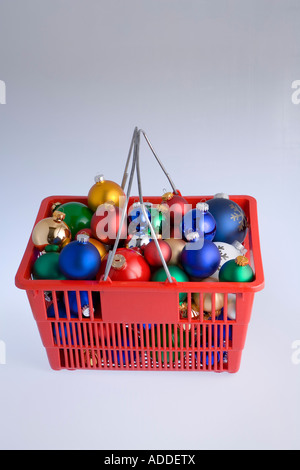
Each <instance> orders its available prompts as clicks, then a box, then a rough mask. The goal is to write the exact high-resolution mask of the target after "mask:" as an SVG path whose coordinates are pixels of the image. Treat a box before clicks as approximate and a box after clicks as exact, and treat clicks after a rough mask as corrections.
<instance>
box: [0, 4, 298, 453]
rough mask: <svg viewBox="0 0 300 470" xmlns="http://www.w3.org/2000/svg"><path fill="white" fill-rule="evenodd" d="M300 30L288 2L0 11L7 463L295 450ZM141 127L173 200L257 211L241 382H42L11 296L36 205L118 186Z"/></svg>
mask: <svg viewBox="0 0 300 470" xmlns="http://www.w3.org/2000/svg"><path fill="white" fill-rule="evenodd" d="M299 21H300V2H299V1H296V0H274V1H273V0H272V1H271V0H269V1H267V0H251V1H250V0H248V1H246V0H244V1H240V0H224V1H221V0H215V1H213V2H212V1H210V0H188V1H186V0H160V1H158V0H154V1H149V0H148V1H146V0H126V1H125V0H112V1H102V0H72V1H71V0H64V1H59V0H51V1H50V0H27V1H26V2H24V1H23V0H2V2H1V5H0V80H4V81H5V83H6V87H7V96H6V104H5V105H0V159H1V185H0V190H1V206H2V218H1V223H2V229H1V235H0V236H1V297H0V298H1V307H0V312H1V318H0V340H1V341H2V342H4V344H5V348H6V364H5V365H0V382H1V383H0V417H1V418H0V447H1V448H2V449H109V450H112V449H123V450H124V449H135V450H138V449H161V450H163V449H198V450H201V449H299V442H300V439H299V438H300V431H299V430H300V427H299V422H300V412H299V392H300V364H299V365H296V364H294V363H293V361H292V354H293V352H294V351H293V349H292V344H293V342H294V341H296V340H300V311H299V293H298V290H299V263H298V261H299V258H298V257H299V253H298V245H297V243H298V242H297V240H298V235H299V229H300V223H299V175H300V172H299V162H300V159H299V157H300V152H299V144H300V136H299V125H300V105H296V104H293V103H292V99H291V97H292V93H293V90H292V88H291V86H292V82H293V81H294V80H298V79H300V29H299ZM135 126H138V127H142V128H143V129H144V130H145V131H146V132H147V134H148V135H149V137H150V139H151V141H152V143H153V145H154V147H155V149H156V151H157V153H158V154H159V156H160V157H161V158H162V160H163V162H164V164H165V165H166V167H167V169H168V170H169V172H170V173H171V175H172V177H173V179H174V181H175V183H176V186H177V187H178V188H179V189H180V190H181V192H182V193H183V194H184V195H213V194H215V193H217V192H226V193H228V194H249V195H251V196H253V197H255V198H256V199H257V201H258V209H259V223H260V236H261V247H262V255H263V262H264V269H265V277H266V287H265V289H264V290H263V291H262V292H260V293H258V294H257V295H256V297H255V302H254V308H253V315H252V319H251V323H250V326H249V330H248V336H247V342H246V346H245V350H244V353H243V357H242V364H241V369H240V371H239V373H238V374H235V375H229V374H222V375H218V374H213V373H205V374H202V373H188V372H187V373H185V372H184V373H175V372H170V373H163V372H123V371H119V372H117V371H115V372H109V371H108V372H105V371H95V372H94V371H76V372H68V371H60V372H54V371H52V370H51V369H50V368H49V365H48V361H47V357H46V353H45V351H44V348H43V346H42V344H41V340H40V337H39V334H38V331H37V328H36V324H35V322H34V320H33V317H32V314H31V310H30V307H29V304H28V301H27V297H26V293H25V292H24V291H21V290H18V289H16V287H15V285H14V277H15V274H16V271H17V269H18V266H19V263H20V261H21V258H22V256H23V252H24V250H25V247H26V244H27V241H28V238H29V235H30V233H31V230H32V227H33V224H34V221H35V217H36V214H37V211H38V208H39V205H40V202H41V200H42V199H43V198H44V197H47V196H50V195H54V194H55V195H60V194H64V195H86V194H87V193H88V190H89V188H90V186H91V185H92V184H93V178H94V176H95V175H96V174H97V173H98V172H101V173H104V175H105V176H106V178H107V179H113V180H115V181H117V182H120V181H121V178H122V174H123V168H124V164H125V160H126V157H127V152H128V148H129V144H130V139H131V136H132V132H133V129H134V127H135ZM141 151H142V154H141V156H142V172H143V175H144V179H143V190H144V194H145V195H161V194H162V191H163V189H164V188H167V189H168V185H167V184H168V183H167V181H166V180H165V178H164V176H163V175H162V174H161V172H160V170H159V167H158V166H157V164H156V162H155V161H154V159H153V158H152V156H151V154H150V153H149V151H148V150H147V149H146V147H143V145H142V149H141ZM134 190H135V192H136V186H135V188H134ZM142 308H143V305H141V309H142ZM2 345H3V343H2ZM298 358H299V355H298Z"/></svg>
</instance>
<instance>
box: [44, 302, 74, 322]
mask: <svg viewBox="0 0 300 470" xmlns="http://www.w3.org/2000/svg"><path fill="white" fill-rule="evenodd" d="M57 310H58V317H59V318H67V311H66V307H65V304H64V302H62V301H61V300H58V301H57ZM47 317H48V318H55V309H54V303H52V304H51V305H50V306H49V307H48V308H47ZM71 317H72V315H71ZM73 318H78V316H77V315H76V317H73Z"/></svg>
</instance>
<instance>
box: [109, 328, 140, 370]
mask: <svg viewBox="0 0 300 470" xmlns="http://www.w3.org/2000/svg"><path fill="white" fill-rule="evenodd" d="M122 333H123V332H122ZM129 334H130V331H126V334H125V338H124V337H123V334H122V337H121V346H122V348H124V345H125V344H126V345H127V347H128V348H129V347H130V339H129ZM116 346H117V347H118V336H117V335H116ZM132 346H133V347H134V346H135V341H134V337H133V334H132ZM120 352H121V351H118V350H117V362H118V365H119V366H120V365H121V357H120ZM108 357H109V356H108ZM126 357H127V360H128V364H131V360H132V359H131V352H130V351H126V350H123V351H122V359H123V364H124V365H126ZM111 359H112V362H113V363H115V359H114V351H112V352H111ZM133 360H134V361H135V360H136V353H135V352H133Z"/></svg>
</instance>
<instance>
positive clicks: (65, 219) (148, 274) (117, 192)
mask: <svg viewBox="0 0 300 470" xmlns="http://www.w3.org/2000/svg"><path fill="white" fill-rule="evenodd" d="M125 201H126V196H125V193H124V191H123V189H122V188H121V186H119V185H118V184H117V183H115V182H113V181H109V180H105V179H104V177H103V175H100V176H97V177H96V178H95V183H94V184H93V186H92V187H91V189H90V191H89V193H88V196H87V204H83V203H81V202H77V201H72V202H67V203H60V202H59V201H58V202H57V203H55V204H53V206H52V215H51V216H50V217H47V218H45V219H42V220H41V221H39V222H38V223H37V224H36V226H35V227H34V230H33V233H32V241H33V244H34V246H35V247H36V249H37V250H38V256H37V258H36V260H35V262H34V264H33V269H32V278H33V279H59V280H66V279H70V280H94V279H98V280H101V278H102V277H103V275H104V272H105V267H106V264H107V262H108V253H109V251H110V250H111V249H112V248H113V247H114V245H115V241H116V237H117V234H118V233H119V235H120V241H119V245H118V248H117V250H116V252H115V256H114V258H113V260H112V264H111V268H110V271H109V278H110V280H111V281H133V282H134V281H147V282H148V281H149V282H164V281H166V279H167V274H166V271H165V268H164V266H163V263H162V259H161V256H160V254H159V252H158V250H157V246H156V243H155V241H154V239H153V237H152V233H151V230H150V228H149V224H148V221H147V219H146V217H145V216H144V213H143V211H142V207H141V203H140V202H135V203H133V204H132V205H131V207H128V209H127V214H126V217H125V219H124V220H123V222H124V223H123V225H122V227H121V223H122V207H123V204H124V202H125ZM144 207H145V208H146V211H147V216H148V220H149V221H150V223H151V226H152V228H153V230H154V231H155V234H156V238H157V242H158V243H159V246H160V250H161V255H162V256H163V259H164V260H165V263H166V264H167V266H168V269H169V272H170V275H171V276H172V278H174V279H175V280H176V281H177V282H189V281H197V282H198V281H199V282H202V281H203V282H210V281H211V282H217V281H222V282H250V281H252V280H253V278H254V273H253V270H252V268H251V267H250V264H249V260H248V258H247V257H246V256H245V254H246V250H245V248H244V246H243V242H244V240H245V238H246V234H247V229H248V222H247V219H246V216H245V213H244V211H243V210H242V208H241V207H240V206H239V205H238V204H237V203H235V202H234V201H232V200H230V199H229V197H228V196H227V195H225V194H223V193H219V194H216V195H215V196H214V197H213V198H211V199H210V200H207V201H205V202H201V201H199V203H198V204H197V205H196V207H193V208H192V207H191V205H190V204H189V203H188V202H187V200H186V199H185V198H184V197H182V196H181V195H180V194H179V193H171V192H170V193H165V194H163V195H162V197H161V201H160V202H159V204H152V203H150V202H147V201H146V202H145V203H144ZM83 294H84V293H82V295H83ZM86 294H87V293H86ZM223 297H224V296H223ZM223 297H222V296H221V297H220V299H219V298H218V296H216V300H215V303H216V305H215V309H216V311H217V312H221V308H222V307H221V304H222V298H223ZM179 300H180V304H181V306H182V309H183V313H184V309H185V308H186V305H185V304H184V302H185V300H186V294H184V293H182V294H181V295H180V299H179ZM219 300H220V302H219ZM85 303H87V304H88V302H87V301H85ZM211 304H212V300H211V295H209V294H207V296H206V297H205V298H204V311H205V312H209V311H211ZM193 312H195V315H197V312H198V313H199V294H198V295H197V294H194V295H193V302H192V313H193ZM87 316H88V315H87Z"/></svg>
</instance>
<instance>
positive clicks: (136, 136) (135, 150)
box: [103, 127, 178, 283]
mask: <svg viewBox="0 0 300 470" xmlns="http://www.w3.org/2000/svg"><path fill="white" fill-rule="evenodd" d="M141 134H143V136H144V137H145V140H146V142H147V143H148V145H149V147H150V149H151V151H152V153H153V154H154V156H155V158H156V160H157V161H158V163H159V165H160V167H161V168H162V170H163V172H164V173H165V175H166V176H167V178H168V180H169V182H170V184H171V186H172V189H173V191H174V193H175V194H178V191H177V190H176V187H175V185H174V183H173V181H172V179H171V177H170V175H169V174H168V173H167V171H166V169H165V168H164V166H163V164H162V162H161V160H160V159H159V158H158V156H157V155H156V153H155V152H154V149H153V147H152V145H151V143H150V141H149V139H148V137H147V136H146V134H145V132H144V131H143V130H142V129H138V128H137V127H136V128H135V129H134V132H133V136H132V140H131V144H130V149H129V154H128V158H127V162H126V166H125V170H124V175H123V180H122V189H123V190H124V188H125V185H126V182H127V179H128V168H129V163H130V159H131V157H132V155H133V161H132V166H131V171H130V178H129V182H128V188H127V193H126V201H125V204H124V207H123V209H122V216H121V222H120V227H119V230H118V234H117V237H116V241H115V243H114V246H113V249H112V250H111V251H109V252H108V260H107V264H106V267H105V273H104V277H103V280H104V281H106V280H107V278H108V274H109V271H110V269H111V266H112V262H113V259H114V256H115V254H116V251H117V248H118V244H119V241H120V235H121V230H122V227H123V224H124V221H125V216H126V214H127V207H128V202H129V197H130V193H131V187H132V181H133V176H134V172H135V170H136V173H137V184H138V192H139V199H140V203H141V208H142V212H143V215H144V217H145V219H146V222H147V225H148V227H149V229H150V232H151V236H152V238H153V240H154V243H155V245H156V248H157V250H158V253H159V256H160V259H161V262H162V265H163V267H164V270H165V272H166V275H167V278H168V281H169V282H170V283H172V282H173V279H172V276H171V274H170V271H169V268H168V266H167V263H166V261H165V259H164V257H163V254H162V251H161V248H160V246H159V243H158V240H157V237H156V233H155V230H154V228H153V226H152V224H151V222H150V220H149V217H148V214H147V211H146V208H145V205H144V201H143V191H142V183H141V174H140V135H141Z"/></svg>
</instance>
